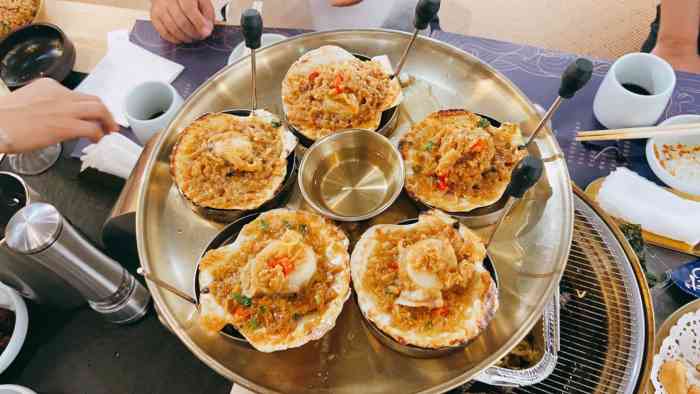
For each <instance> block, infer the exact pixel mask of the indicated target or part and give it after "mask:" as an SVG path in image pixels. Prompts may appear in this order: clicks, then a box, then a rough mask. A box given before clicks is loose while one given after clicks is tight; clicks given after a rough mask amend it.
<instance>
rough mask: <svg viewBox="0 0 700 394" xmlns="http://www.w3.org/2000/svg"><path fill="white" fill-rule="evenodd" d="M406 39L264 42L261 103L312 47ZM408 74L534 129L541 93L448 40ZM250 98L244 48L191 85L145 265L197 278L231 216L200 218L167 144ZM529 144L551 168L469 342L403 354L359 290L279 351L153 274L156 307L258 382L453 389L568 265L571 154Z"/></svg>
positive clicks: (524, 207)
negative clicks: (210, 319)
mask: <svg viewBox="0 0 700 394" xmlns="http://www.w3.org/2000/svg"><path fill="white" fill-rule="evenodd" d="M409 38H410V35H409V34H406V33H401V32H395V31H386V30H339V31H331V32H320V33H309V34H304V35H301V36H297V37H295V38H291V39H289V40H286V41H284V42H282V43H278V44H274V45H271V46H269V47H266V48H264V49H262V50H260V52H259V53H258V61H257V63H258V71H257V74H258V94H259V97H258V103H259V107H261V108H266V109H268V110H270V111H272V112H275V113H277V114H281V101H280V86H281V80H282V78H283V77H284V74H285V72H286V71H287V69H288V67H289V66H290V65H291V64H292V63H293V62H294V61H295V60H296V59H297V58H298V57H299V56H300V55H301V54H302V53H304V52H305V51H308V50H310V49H314V48H317V47H319V46H321V45H327V44H335V45H340V46H342V47H344V48H346V49H348V50H349V51H351V52H359V53H365V54H368V55H371V56H373V55H380V54H387V55H389V57H390V58H391V59H393V60H394V61H395V60H396V59H398V58H399V57H400V55H401V53H402V51H403V49H404V48H405V46H406V44H407V43H408V40H409ZM404 72H406V73H409V74H411V75H414V76H416V77H418V78H420V79H422V80H423V81H426V82H427V83H428V84H429V85H430V86H431V87H432V91H433V95H434V96H435V98H436V100H437V101H438V102H439V104H440V105H441V106H442V107H443V108H459V107H462V108H466V109H469V110H471V111H474V112H478V113H483V114H487V115H488V116H491V117H493V118H495V119H498V120H501V121H510V122H516V123H519V124H520V126H521V127H522V129H523V130H525V131H526V134H527V131H528V130H532V129H533V128H534V126H535V125H536V124H537V122H538V120H539V116H538V114H537V111H536V109H535V108H534V106H533V105H532V103H531V102H530V101H529V100H528V99H527V98H526V97H525V95H524V94H523V93H522V92H521V91H520V90H519V89H518V88H517V87H515V86H514V85H513V84H512V83H511V82H510V81H508V80H507V79H506V78H505V77H503V76H502V75H501V74H499V73H498V72H496V71H495V70H493V69H492V68H490V67H489V66H487V65H485V64H484V63H482V62H480V61H479V60H478V59H476V58H475V57H473V56H470V55H468V54H466V53H465V52H463V51H461V50H459V49H457V48H455V47H453V46H451V45H448V44H445V43H442V42H439V41H436V40H432V39H430V38H423V37H421V38H419V39H418V40H417V42H416V44H415V47H414V50H413V52H412V53H411V54H410V55H409V58H408V60H407V63H406V67H405V69H404ZM249 98H250V59H249V58H248V57H246V58H243V59H241V60H240V61H238V62H237V63H234V64H232V65H230V66H228V67H226V68H224V69H223V70H221V71H220V72H219V73H217V74H216V75H214V76H213V77H212V78H210V79H209V80H208V81H207V82H205V83H204V84H203V85H202V86H201V87H200V88H199V89H198V90H197V91H196V92H195V93H193V94H192V96H191V97H190V98H189V99H188V100H187V102H186V103H185V105H184V106H183V108H182V110H181V112H180V113H179V114H178V116H177V117H176V118H175V119H174V120H173V121H172V123H171V124H170V126H169V127H168V129H167V130H166V131H165V132H164V133H163V134H162V135H161V136H160V139H159V140H158V142H157V145H156V147H155V148H154V151H153V153H152V154H151V155H150V157H149V159H148V163H147V167H146V170H145V175H144V181H143V185H142V187H141V189H140V191H139V207H138V212H137V215H136V232H137V241H138V249H139V257H140V259H141V264H142V265H143V266H144V268H145V269H147V270H149V271H151V272H152V273H153V274H155V275H157V276H158V277H160V278H161V279H163V280H166V281H168V282H171V283H172V284H174V285H177V286H179V287H180V288H182V289H190V287H191V286H192V275H193V272H194V269H195V265H196V261H197V258H198V257H199V255H200V254H201V252H202V250H203V249H204V247H205V246H206V245H207V244H208V243H209V241H210V240H211V239H212V238H213V237H214V236H215V235H216V233H217V232H218V231H219V230H220V229H221V228H222V225H221V224H217V223H214V222H209V221H207V220H205V219H202V218H200V217H198V216H197V215H196V214H194V213H193V212H192V211H191V210H190V209H189V208H187V206H186V205H185V203H184V202H183V201H182V199H181V198H180V196H179V195H178V193H177V190H176V187H175V186H174V185H173V183H172V181H171V179H170V174H169V171H168V157H169V154H170V151H171V149H172V147H173V144H174V143H175V140H176V137H177V133H178V132H179V131H180V130H182V128H183V127H185V126H186V125H187V124H189V122H191V121H193V120H194V119H196V118H197V117H198V116H200V115H201V114H202V113H205V112H211V111H220V110H224V109H226V108H236V107H246V106H248V101H249ZM401 111H404V107H403V106H402V107H401ZM399 118H400V119H399V124H398V125H397V129H396V130H397V132H401V130H406V129H407V128H408V127H409V126H410V124H405V122H407V120H406V119H407V118H410V117H407V116H401V115H400V116H399ZM531 153H532V154H535V155H539V156H541V157H542V158H543V159H544V161H545V176H543V178H542V179H541V180H540V182H539V183H538V184H537V185H536V186H535V187H534V188H533V189H532V190H531V191H530V192H529V193H528V194H527V195H526V196H525V198H524V200H523V201H521V202H520V203H519V204H518V205H516V207H515V209H514V210H513V211H512V213H511V215H510V217H509V219H508V220H507V221H506V224H505V225H504V226H503V227H502V228H501V230H500V231H499V233H498V234H497V235H496V238H495V241H494V244H492V246H491V248H490V252H491V254H492V257H493V260H494V261H493V262H494V265H495V267H496V270H497V272H498V275H499V278H500V280H501V283H500V289H499V291H500V293H499V298H500V305H501V306H500V309H499V311H498V313H497V314H496V317H495V318H494V320H493V321H492V322H491V324H490V325H489V327H488V329H487V330H486V331H485V332H484V333H483V334H482V335H481V336H480V337H479V338H478V339H477V340H476V341H474V342H473V343H472V344H470V345H469V346H468V347H466V348H465V349H464V350H462V351H459V352H456V353H453V354H450V355H448V356H444V357H441V358H437V359H416V358H411V357H407V356H405V355H402V354H399V353H397V352H394V351H393V350H391V349H389V348H387V347H385V346H384V345H382V344H381V343H380V342H379V341H378V340H377V339H376V338H375V337H374V336H373V335H372V334H371V333H370V332H369V331H367V329H366V328H365V327H364V326H363V324H362V321H361V319H362V316H361V313H360V312H359V309H358V307H357V305H356V304H355V303H354V302H353V301H352V299H350V300H349V301H348V302H347V303H346V304H345V307H344V310H343V312H342V313H341V315H340V317H339V318H338V322H337V325H336V327H335V328H334V329H333V330H332V331H331V332H330V333H329V334H327V335H326V336H325V337H323V338H322V339H321V340H319V341H315V342H312V343H309V344H307V345H305V346H303V347H301V348H298V349H292V350H287V351H282V352H276V353H272V354H265V353H261V352H257V351H255V350H253V349H250V348H247V347H245V346H242V345H240V344H237V343H235V342H234V341H230V340H228V339H226V338H225V337H223V336H220V335H209V334H206V333H205V332H203V331H202V330H201V329H200V328H199V327H198V324H197V315H196V311H195V309H194V308H193V307H192V306H191V305H190V304H188V303H186V302H184V301H182V300H180V299H179V298H177V297H175V296H173V295H171V294H169V293H167V292H166V291H164V290H161V289H159V288H157V287H156V286H154V285H153V284H152V283H148V286H149V288H150V290H151V293H152V295H153V299H154V302H155V305H156V307H157V309H158V311H159V313H160V314H161V318H162V319H163V320H164V321H165V322H166V323H167V325H168V326H169V327H170V328H171V329H172V331H173V332H174V333H175V334H176V335H177V336H178V337H179V338H180V340H182V342H183V343H184V344H185V345H186V346H187V347H188V348H189V349H190V350H191V351H192V352H193V353H194V354H195V355H196V356H197V357H198V358H199V359H201V360H202V361H203V362H204V363H206V364H207V365H209V366H210V367H211V368H213V369H214V370H215V371H217V372H218V373H220V374H221V375H223V376H225V377H227V378H228V379H230V380H232V381H235V382H236V383H239V384H242V385H243V386H246V387H248V388H250V389H252V390H255V391H261V392H275V391H280V392H306V391H314V392H333V393H355V392H365V393H376V392H401V393H410V392H442V391H445V390H447V389H449V388H452V387H456V386H458V385H460V384H462V383H464V382H466V381H467V380H469V379H471V378H473V377H474V376H475V375H476V374H478V373H479V372H480V371H482V370H484V369H485V368H487V367H488V366H490V365H492V364H494V363H495V362H496V361H497V360H499V359H500V358H502V357H503V356H504V355H505V354H506V353H507V352H509V351H510V349H512V348H513V347H514V346H515V345H516V344H517V343H518V342H519V341H520V340H521V339H522V338H523V337H524V336H525V335H526V334H527V333H528V332H529V331H530V329H531V328H532V327H533V325H534V324H535V323H536V322H537V321H538V320H539V319H540V317H541V316H542V311H543V309H544V306H545V304H546V303H547V302H549V300H550V299H551V297H552V296H553V292H554V290H555V288H556V287H557V286H558V283H559V279H560V278H561V276H562V274H563V271H564V267H565V264H566V259H567V256H568V253H569V247H570V245H571V239H572V231H573V212H574V211H573V197H572V193H571V184H570V180H569V174H568V171H567V168H566V164H565V162H564V160H563V157H564V156H563V154H562V152H561V149H560V148H559V145H558V144H557V142H556V140H555V139H554V137H553V136H552V135H551V134H550V133H542V134H541V135H540V137H539V138H538V139H537V140H536V146H532V147H531ZM296 197H297V198H298V196H296ZM294 198H295V196H292V200H294ZM394 205H395V207H394V206H392V207H391V208H390V209H389V210H388V211H387V212H385V213H384V214H383V216H384V219H382V218H381V217H378V218H375V219H373V221H372V222H377V221H380V220H387V221H389V222H395V221H396V219H395V218H392V217H391V216H392V215H395V214H396V213H395V212H394V210H393V208H396V209H401V207H406V206H410V205H411V203H410V202H409V201H407V198H406V197H402V198H400V199H399V200H398V201H397V202H396V203H395V204H394ZM412 215H415V210H414V212H413V213H412ZM401 216H402V217H410V215H401ZM360 225H364V224H360ZM487 230H488V229H487Z"/></svg>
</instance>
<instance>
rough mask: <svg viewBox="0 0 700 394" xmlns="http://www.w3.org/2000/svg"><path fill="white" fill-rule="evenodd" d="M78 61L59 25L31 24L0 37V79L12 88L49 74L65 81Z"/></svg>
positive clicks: (50, 76)
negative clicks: (2, 37)
mask: <svg viewBox="0 0 700 394" xmlns="http://www.w3.org/2000/svg"><path fill="white" fill-rule="evenodd" d="M74 65H75V47H74V46H73V43H72V42H71V41H70V40H69V39H68V37H66V35H65V34H64V33H63V31H62V30H61V29H59V28H58V27H57V26H54V25H51V24H45V23H38V24H32V25H28V26H25V27H22V28H20V29H18V30H15V31H14V32H12V33H10V35H8V36H7V37H5V39H3V40H2V41H0V79H2V80H3V81H5V84H6V85H7V87H9V88H10V89H17V88H20V87H22V86H24V85H26V84H28V83H29V82H31V81H33V80H35V79H37V78H43V77H48V78H52V79H55V80H57V81H59V82H62V81H63V80H64V79H66V77H68V75H69V74H70V72H71V71H72V70H73V66H74Z"/></svg>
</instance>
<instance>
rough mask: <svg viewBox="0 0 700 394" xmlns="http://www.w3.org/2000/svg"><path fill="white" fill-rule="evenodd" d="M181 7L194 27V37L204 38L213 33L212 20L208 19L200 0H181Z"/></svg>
mask: <svg viewBox="0 0 700 394" xmlns="http://www.w3.org/2000/svg"><path fill="white" fill-rule="evenodd" d="M179 2H180V9H181V10H182V11H183V13H184V15H185V17H186V18H187V20H188V22H189V25H190V26H192V28H194V32H193V34H194V35H193V36H192V37H193V38H198V39H204V38H207V37H208V36H209V34H211V29H212V28H213V26H212V23H211V21H209V20H207V19H206V18H205V17H204V15H203V14H202V11H201V10H200V8H199V1H198V0H179Z"/></svg>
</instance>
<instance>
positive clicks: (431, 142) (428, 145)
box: [423, 141, 435, 151]
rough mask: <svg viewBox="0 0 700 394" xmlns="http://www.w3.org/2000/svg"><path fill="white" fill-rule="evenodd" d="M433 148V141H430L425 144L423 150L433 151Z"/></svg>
mask: <svg viewBox="0 0 700 394" xmlns="http://www.w3.org/2000/svg"><path fill="white" fill-rule="evenodd" d="M433 146H435V144H434V143H433V141H428V143H427V144H425V146H423V149H425V150H426V151H431V150H433Z"/></svg>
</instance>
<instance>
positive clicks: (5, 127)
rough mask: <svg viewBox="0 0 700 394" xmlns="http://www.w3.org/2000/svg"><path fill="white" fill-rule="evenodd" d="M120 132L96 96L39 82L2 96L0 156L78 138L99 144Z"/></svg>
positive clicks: (52, 81) (0, 101) (43, 80)
mask: <svg viewBox="0 0 700 394" xmlns="http://www.w3.org/2000/svg"><path fill="white" fill-rule="evenodd" d="M117 130H119V125H117V123H116V122H115V121H114V118H112V114H110V112H109V110H108V109H107V108H106V107H105V106H104V104H103V103H102V101H101V100H100V99H99V98H98V97H95V96H91V95H87V94H83V93H78V92H72V91H70V90H68V89H66V88H64V87H63V86H61V85H60V84H59V83H58V82H56V81H54V80H51V79H40V80H37V81H35V82H32V83H31V84H29V85H27V86H26V87H24V88H21V89H19V90H17V91H15V92H13V93H11V94H9V95H6V96H2V97H0V153H19V152H26V151H31V150H34V149H38V148H43V147H45V146H49V145H51V144H55V143H57V142H61V141H64V140H69V139H72V138H77V137H86V138H89V139H91V140H92V141H95V142H96V141H98V140H99V139H100V138H102V136H103V135H104V134H106V133H109V132H113V131H117Z"/></svg>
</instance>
